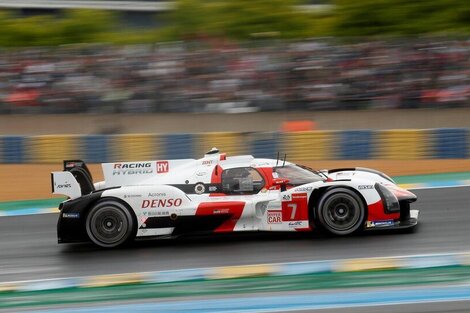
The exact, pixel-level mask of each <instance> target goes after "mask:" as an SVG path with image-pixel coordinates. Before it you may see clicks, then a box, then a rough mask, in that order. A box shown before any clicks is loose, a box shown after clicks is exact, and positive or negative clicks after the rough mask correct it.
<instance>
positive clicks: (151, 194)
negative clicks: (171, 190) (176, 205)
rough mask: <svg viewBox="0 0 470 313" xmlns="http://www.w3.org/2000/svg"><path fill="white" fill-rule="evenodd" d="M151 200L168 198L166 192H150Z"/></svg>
mask: <svg viewBox="0 0 470 313" xmlns="http://www.w3.org/2000/svg"><path fill="white" fill-rule="evenodd" d="M148 197H149V198H156V197H166V193H164V192H149V195H148Z"/></svg>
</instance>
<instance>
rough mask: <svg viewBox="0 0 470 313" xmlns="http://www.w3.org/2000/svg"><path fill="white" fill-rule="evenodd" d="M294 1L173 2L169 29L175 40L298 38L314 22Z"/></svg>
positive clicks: (305, 34) (305, 35)
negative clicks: (173, 7)
mask: <svg viewBox="0 0 470 313" xmlns="http://www.w3.org/2000/svg"><path fill="white" fill-rule="evenodd" d="M298 4H299V2H298V1H296V0H236V1H233V0H209V1H208V0H177V1H176V6H175V10H174V11H173V12H171V13H170V15H169V25H170V26H169V27H171V28H172V29H173V33H174V35H175V36H176V37H178V38H188V37H195V36H196V37H197V36H221V37H228V38H232V39H253V38H258V37H261V38H267V37H268V38H271V37H274V38H302V37H307V36H310V35H312V26H313V23H314V19H313V17H312V15H311V14H309V13H308V12H305V11H304V10H301V9H300V8H298V7H296V5H298Z"/></svg>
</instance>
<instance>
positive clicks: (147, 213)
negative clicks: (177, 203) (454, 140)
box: [143, 211, 170, 217]
mask: <svg viewBox="0 0 470 313" xmlns="http://www.w3.org/2000/svg"><path fill="white" fill-rule="evenodd" d="M143 214H144V215H145V216H149V217H151V216H169V215H170V211H144V212H143Z"/></svg>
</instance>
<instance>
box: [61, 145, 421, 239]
mask: <svg viewBox="0 0 470 313" xmlns="http://www.w3.org/2000/svg"><path fill="white" fill-rule="evenodd" d="M102 168H103V172H104V178H105V180H104V181H101V182H97V183H93V181H92V177H91V174H90V172H89V170H88V168H87V166H86V165H85V163H84V162H83V161H79V160H78V161H64V171H62V172H53V173H52V192H53V193H54V194H62V195H65V196H67V197H68V200H66V201H64V202H62V203H61V204H60V207H59V210H60V215H59V221H58V225H57V235H58V241H59V243H66V242H82V241H90V240H91V241H92V242H93V243H95V244H97V245H99V246H101V247H106V248H110V247H116V246H119V245H121V244H124V243H126V242H129V241H132V240H134V239H135V238H138V239H141V238H169V237H176V236H179V235H182V234H194V233H228V232H239V231H251V232H252V231H276V232H281V231H282V232H300V231H311V230H312V229H313V228H321V229H322V230H325V231H327V232H329V233H331V234H334V235H340V236H343V235H349V234H352V233H354V232H358V231H361V230H364V229H390V228H410V227H414V226H415V225H416V224H417V222H418V211H417V210H410V203H412V202H414V201H416V199H417V197H416V196H415V195H414V194H413V193H411V192H409V191H408V190H405V189H402V188H400V187H398V186H397V185H396V184H395V183H394V181H393V180H392V179H391V178H390V177H388V176H387V175H385V174H383V173H380V172H378V171H375V170H371V169H366V168H348V169H336V170H329V171H327V170H324V171H316V170H313V169H310V168H307V167H304V166H301V165H296V164H293V163H290V162H286V161H285V160H279V158H278V159H277V160H276V159H257V158H254V157H253V156H250V155H243V156H233V157H227V156H226V154H224V153H219V151H218V150H217V149H215V148H214V149H212V150H211V151H209V152H208V153H207V154H206V155H204V157H203V158H202V159H199V160H195V159H184V160H158V161H142V162H118V163H104V164H102Z"/></svg>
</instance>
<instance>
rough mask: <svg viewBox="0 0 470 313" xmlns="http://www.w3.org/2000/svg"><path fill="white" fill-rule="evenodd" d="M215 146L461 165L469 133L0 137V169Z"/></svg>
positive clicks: (231, 151) (263, 153)
mask: <svg viewBox="0 0 470 313" xmlns="http://www.w3.org/2000/svg"><path fill="white" fill-rule="evenodd" d="M214 146H215V147H218V148H219V149H220V150H221V151H223V152H226V153H227V154H228V155H236V154H252V155H254V156H255V157H266V158H275V157H276V155H277V153H278V152H279V153H280V154H281V155H284V153H286V154H287V155H288V159H290V160H295V161H309V160H354V159H357V160H367V159H388V160H391V159H395V160H399V159H404V160H412V159H465V158H469V157H470V129H467V128H439V129H400V130H346V131H308V132H294V133H282V132H271V133H243V132H218V133H200V134H126V135H45V136H44V135H42V136H0V163H58V162H61V161H62V160H64V159H82V160H84V161H86V162H88V163H100V162H111V161H125V160H127V161H134V160H152V159H177V158H200V157H202V155H203V154H204V152H206V151H208V150H209V149H210V148H212V147H214Z"/></svg>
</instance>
